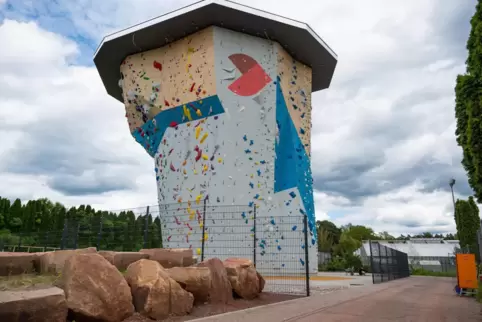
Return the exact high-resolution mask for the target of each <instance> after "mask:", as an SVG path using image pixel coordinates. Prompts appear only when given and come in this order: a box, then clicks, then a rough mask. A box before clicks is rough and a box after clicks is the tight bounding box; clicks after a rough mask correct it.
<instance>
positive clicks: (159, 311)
mask: <svg viewBox="0 0 482 322" xmlns="http://www.w3.org/2000/svg"><path fill="white" fill-rule="evenodd" d="M125 278H126V280H127V282H128V283H129V285H130V287H131V290H132V295H133V298H134V306H135V308H136V311H137V312H139V313H141V314H142V315H144V316H147V317H149V318H152V319H163V318H166V317H167V316H169V315H185V314H189V313H190V312H191V310H192V306H193V302H194V297H193V295H192V294H191V293H189V292H187V291H185V290H184V289H183V288H182V287H181V285H179V284H178V283H177V282H176V281H175V280H173V279H172V278H170V277H169V274H168V273H167V271H166V270H165V269H164V268H163V267H162V266H161V265H160V264H159V263H158V262H156V261H152V260H147V259H141V260H139V261H137V262H135V263H132V264H131V265H129V267H128V268H127V272H126V274H125Z"/></svg>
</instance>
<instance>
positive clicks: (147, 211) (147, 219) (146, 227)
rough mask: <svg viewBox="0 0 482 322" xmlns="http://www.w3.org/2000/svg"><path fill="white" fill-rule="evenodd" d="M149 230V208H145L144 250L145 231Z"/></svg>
mask: <svg viewBox="0 0 482 322" xmlns="http://www.w3.org/2000/svg"><path fill="white" fill-rule="evenodd" d="M148 229H149V206H147V210H146V221H145V223H144V248H147V238H148V234H147V230H148Z"/></svg>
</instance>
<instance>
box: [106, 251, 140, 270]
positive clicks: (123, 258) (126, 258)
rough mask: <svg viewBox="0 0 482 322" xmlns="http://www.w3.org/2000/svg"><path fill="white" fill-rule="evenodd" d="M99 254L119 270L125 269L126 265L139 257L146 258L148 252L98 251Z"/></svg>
mask: <svg viewBox="0 0 482 322" xmlns="http://www.w3.org/2000/svg"><path fill="white" fill-rule="evenodd" d="M99 255H101V256H103V257H104V258H105V259H107V261H108V262H109V263H111V264H112V265H114V266H115V267H117V269H118V270H120V271H125V270H126V269H127V267H128V266H129V265H130V264H132V263H134V262H137V261H138V260H141V259H148V258H149V255H148V254H143V253H138V252H111V251H100V252H99Z"/></svg>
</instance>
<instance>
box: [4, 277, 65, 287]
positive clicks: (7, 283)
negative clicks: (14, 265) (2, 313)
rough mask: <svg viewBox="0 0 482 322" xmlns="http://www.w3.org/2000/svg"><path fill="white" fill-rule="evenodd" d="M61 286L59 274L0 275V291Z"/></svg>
mask: <svg viewBox="0 0 482 322" xmlns="http://www.w3.org/2000/svg"><path fill="white" fill-rule="evenodd" d="M50 286H57V287H59V286H61V281H60V275H37V274H23V275H15V276H0V291H11V290H25V289H35V288H43V287H50Z"/></svg>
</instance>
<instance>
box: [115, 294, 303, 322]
mask: <svg viewBox="0 0 482 322" xmlns="http://www.w3.org/2000/svg"><path fill="white" fill-rule="evenodd" d="M297 298H299V296H294V295H285V294H274V293H261V294H260V296H259V297H258V298H257V299H255V300H251V301H247V300H242V299H236V300H234V301H233V302H232V303H230V304H226V305H212V304H206V305H200V306H195V307H194V308H193V310H192V312H191V314H189V315H187V316H181V317H170V318H168V319H164V320H161V321H163V322H182V321H189V320H194V319H199V318H202V317H207V316H213V315H217V314H222V313H227V312H234V311H238V310H244V309H249V308H252V307H257V306H262V305H267V304H272V303H278V302H282V301H287V300H293V299H297ZM148 321H149V322H152V320H150V319H148V318H145V317H143V316H141V315H139V314H137V313H136V314H135V315H133V316H131V317H130V318H128V319H127V320H124V322H148Z"/></svg>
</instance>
